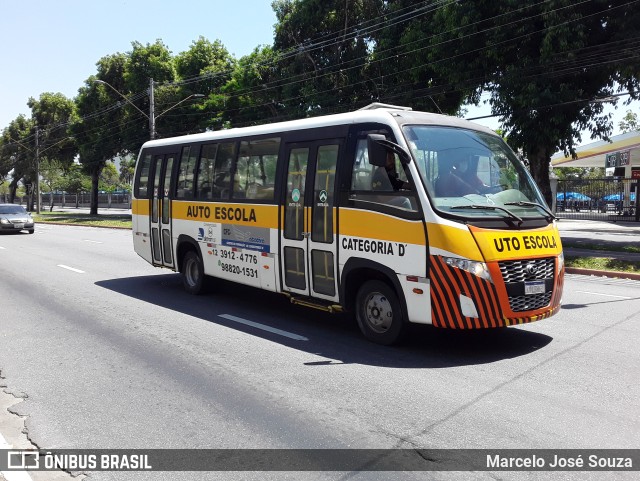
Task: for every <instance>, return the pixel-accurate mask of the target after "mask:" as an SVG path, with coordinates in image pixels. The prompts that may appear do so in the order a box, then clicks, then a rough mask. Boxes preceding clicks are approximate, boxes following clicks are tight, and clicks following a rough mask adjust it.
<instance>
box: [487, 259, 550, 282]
mask: <svg viewBox="0 0 640 481" xmlns="http://www.w3.org/2000/svg"><path fill="white" fill-rule="evenodd" d="M498 264H499V266H500V272H501V273H502V279H503V280H504V283H505V284H511V283H512V282H524V281H539V280H543V279H551V278H553V270H554V268H555V259H554V258H553V257H548V258H544V259H526V260H522V261H507V262H499V263H498Z"/></svg>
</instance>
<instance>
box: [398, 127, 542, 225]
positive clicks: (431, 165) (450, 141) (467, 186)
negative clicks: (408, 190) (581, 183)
mask: <svg viewBox="0 0 640 481" xmlns="http://www.w3.org/2000/svg"><path fill="white" fill-rule="evenodd" d="M404 134H405V136H406V138H407V141H408V143H409V146H410V147H411V151H412V153H413V156H414V159H415V161H416V166H417V167H418V170H419V172H420V176H421V178H422V181H423V183H424V185H425V187H426V189H427V192H428V194H429V197H430V198H431V201H432V203H433V206H434V208H436V209H437V210H439V211H441V212H446V213H447V214H451V215H456V216H461V217H464V218H470V217H472V218H478V219H481V218H487V217H491V218H494V219H495V217H509V218H512V219H513V218H516V219H525V218H540V217H548V216H549V213H548V210H547V205H546V203H545V201H544V199H543V197H542V195H541V193H540V191H539V189H538V188H537V186H536V184H535V183H534V181H533V179H532V178H531V176H530V175H529V173H528V172H527V170H526V169H525V168H524V166H523V165H522V162H520V160H518V158H517V157H516V156H515V154H514V153H513V151H512V150H511V149H510V148H509V147H508V146H507V145H506V143H505V142H504V141H503V140H502V139H501V138H499V137H497V136H494V135H490V134H487V133H483V132H478V131H474V130H467V129H460V128H452V127H438V126H426V125H407V126H405V127H404Z"/></svg>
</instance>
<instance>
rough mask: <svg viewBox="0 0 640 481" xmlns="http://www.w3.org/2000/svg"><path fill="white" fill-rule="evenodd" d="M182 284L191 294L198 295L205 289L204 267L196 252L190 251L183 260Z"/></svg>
mask: <svg viewBox="0 0 640 481" xmlns="http://www.w3.org/2000/svg"><path fill="white" fill-rule="evenodd" d="M181 273H182V283H183V285H184V288H185V290H186V291H187V292H188V293H189V294H193V295H198V294H200V293H202V291H203V287H204V266H203V265H202V259H200V256H199V255H198V254H197V253H196V252H194V251H188V252H187V253H186V254H185V255H184V259H183V260H182V272H181Z"/></svg>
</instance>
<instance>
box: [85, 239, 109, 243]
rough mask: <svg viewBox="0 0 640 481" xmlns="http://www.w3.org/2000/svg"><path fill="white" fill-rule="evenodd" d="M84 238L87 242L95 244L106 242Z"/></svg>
mask: <svg viewBox="0 0 640 481" xmlns="http://www.w3.org/2000/svg"><path fill="white" fill-rule="evenodd" d="M83 240H84V241H85V242H93V243H94V244H104V242H102V241H94V240H91V239H83Z"/></svg>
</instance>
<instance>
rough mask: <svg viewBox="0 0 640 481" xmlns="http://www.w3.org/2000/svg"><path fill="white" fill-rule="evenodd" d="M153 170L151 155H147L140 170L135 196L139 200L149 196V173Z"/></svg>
mask: <svg viewBox="0 0 640 481" xmlns="http://www.w3.org/2000/svg"><path fill="white" fill-rule="evenodd" d="M150 170H151V154H146V155H145V156H144V158H143V159H142V162H141V164H140V168H139V169H138V178H137V179H136V185H135V189H134V194H135V196H136V198H138V199H146V198H147V197H148V195H149V171H150Z"/></svg>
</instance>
